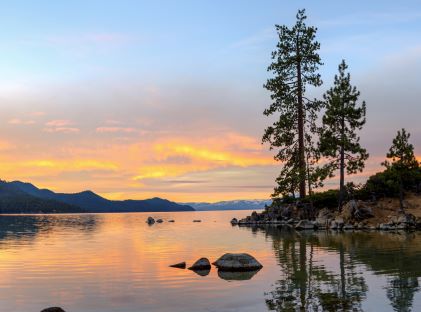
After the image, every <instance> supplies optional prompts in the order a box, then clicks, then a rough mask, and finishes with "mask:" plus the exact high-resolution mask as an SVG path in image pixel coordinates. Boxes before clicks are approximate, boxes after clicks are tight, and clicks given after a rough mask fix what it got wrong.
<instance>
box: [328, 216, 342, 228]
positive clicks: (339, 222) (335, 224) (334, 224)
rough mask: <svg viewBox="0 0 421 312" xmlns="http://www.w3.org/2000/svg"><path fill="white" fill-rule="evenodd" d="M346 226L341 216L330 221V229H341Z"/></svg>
mask: <svg viewBox="0 0 421 312" xmlns="http://www.w3.org/2000/svg"><path fill="white" fill-rule="evenodd" d="M343 226H344V219H343V218H341V217H337V218H336V219H335V220H333V221H332V222H330V229H332V230H340V229H342V227H343Z"/></svg>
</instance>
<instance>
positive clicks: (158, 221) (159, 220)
mask: <svg viewBox="0 0 421 312" xmlns="http://www.w3.org/2000/svg"><path fill="white" fill-rule="evenodd" d="M162 222H164V220H162V219H158V220H156V223H162Z"/></svg>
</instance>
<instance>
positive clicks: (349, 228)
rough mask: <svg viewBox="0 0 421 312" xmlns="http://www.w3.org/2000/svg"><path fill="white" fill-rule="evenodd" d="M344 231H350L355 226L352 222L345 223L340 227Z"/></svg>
mask: <svg viewBox="0 0 421 312" xmlns="http://www.w3.org/2000/svg"><path fill="white" fill-rule="evenodd" d="M342 229H343V230H344V231H352V230H354V229H355V227H354V226H353V225H352V224H345V225H344V227H343V228H342Z"/></svg>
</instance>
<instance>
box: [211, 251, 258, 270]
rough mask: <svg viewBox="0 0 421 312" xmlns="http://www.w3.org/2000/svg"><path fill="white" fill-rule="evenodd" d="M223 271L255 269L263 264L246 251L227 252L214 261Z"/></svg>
mask: <svg viewBox="0 0 421 312" xmlns="http://www.w3.org/2000/svg"><path fill="white" fill-rule="evenodd" d="M213 264H214V265H215V266H216V267H217V268H218V269H219V270H221V271H255V270H260V269H261V268H262V267H263V266H262V265H261V264H260V262H259V261H257V260H256V259H255V258H254V257H253V256H251V255H249V254H246V253H239V254H234V253H226V254H225V255H223V256H222V257H220V258H219V259H218V260H216V261H215V262H214V263H213Z"/></svg>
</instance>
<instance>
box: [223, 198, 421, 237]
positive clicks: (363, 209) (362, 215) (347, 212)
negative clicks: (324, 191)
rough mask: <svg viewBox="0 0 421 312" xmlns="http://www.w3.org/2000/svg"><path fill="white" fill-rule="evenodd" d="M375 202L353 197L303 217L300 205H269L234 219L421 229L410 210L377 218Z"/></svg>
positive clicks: (306, 226)
mask: <svg viewBox="0 0 421 312" xmlns="http://www.w3.org/2000/svg"><path fill="white" fill-rule="evenodd" d="M370 205H373V204H372V203H367V202H363V201H356V200H351V201H349V202H348V203H346V204H345V205H344V206H343V208H342V212H341V213H338V212H335V211H332V210H329V209H327V208H324V209H320V210H319V211H318V213H317V214H315V216H314V218H312V219H307V218H300V216H299V214H298V213H297V210H298V208H297V207H296V206H295V207H294V206H293V205H285V207H268V208H267V209H266V210H265V211H263V212H261V213H257V212H256V211H253V213H252V214H251V215H250V216H247V217H246V218H243V219H241V220H237V219H236V218H234V219H232V220H231V224H232V225H239V226H260V225H276V226H289V227H293V228H295V229H296V230H299V231H305V230H335V231H354V230H382V231H390V230H415V229H421V220H417V219H416V218H415V217H414V215H412V214H409V213H399V214H393V215H389V216H387V217H386V218H385V217H382V218H377V219H376V217H375V215H374V213H373V208H372V206H370Z"/></svg>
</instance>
